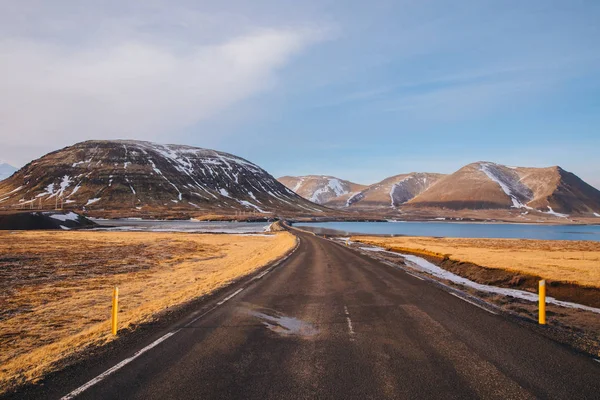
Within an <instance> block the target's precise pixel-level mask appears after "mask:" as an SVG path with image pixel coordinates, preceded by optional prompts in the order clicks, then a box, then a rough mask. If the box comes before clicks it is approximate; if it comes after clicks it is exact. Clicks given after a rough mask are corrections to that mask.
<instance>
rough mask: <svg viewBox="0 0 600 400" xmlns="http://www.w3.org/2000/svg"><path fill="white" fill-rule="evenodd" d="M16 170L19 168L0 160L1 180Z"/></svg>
mask: <svg viewBox="0 0 600 400" xmlns="http://www.w3.org/2000/svg"><path fill="white" fill-rule="evenodd" d="M16 171H17V169H16V168H15V167H13V166H12V165H10V164H7V163H3V162H1V161H0V181H3V180H4V179H6V178H8V177H10V176H11V175H12V174H14V173H15V172H16Z"/></svg>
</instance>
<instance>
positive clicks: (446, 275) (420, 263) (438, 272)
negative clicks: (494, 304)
mask: <svg viewBox="0 0 600 400" xmlns="http://www.w3.org/2000/svg"><path fill="white" fill-rule="evenodd" d="M360 249H361V250H366V251H372V252H381V253H389V254H394V255H396V256H401V257H403V258H404V259H405V260H406V261H407V262H408V263H409V265H411V266H412V267H416V268H417V269H420V270H422V271H424V272H427V273H429V274H431V275H433V276H435V277H438V278H441V279H445V280H448V281H451V282H453V283H456V284H459V285H464V286H468V287H471V288H473V289H475V290H479V291H481V292H486V293H493V294H498V295H501V296H508V297H514V298H517V299H521V300H526V301H531V302H537V301H538V295H537V293H531V292H525V291H523V290H517V289H506V288H501V287H497V286H490V285H483V284H481V283H477V282H473V281H472V280H470V279H467V278H463V277H462V276H459V275H456V274H454V273H452V272H450V271H446V270H445V269H442V268H440V267H438V266H437V265H435V264H433V263H430V262H429V261H427V260H425V259H424V258H421V257H417V256H413V255H411V254H403V253H396V252H393V251H389V250H385V249H383V248H381V247H360ZM546 302H547V303H550V304H555V305H557V306H562V307H568V308H578V309H580V310H586V311H591V312H593V313H596V314H600V308H594V307H589V306H585V305H583V304H577V303H571V302H568V301H562V300H557V299H555V298H554V297H549V296H547V297H546Z"/></svg>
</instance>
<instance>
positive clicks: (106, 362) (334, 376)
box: [23, 233, 600, 400]
mask: <svg viewBox="0 0 600 400" xmlns="http://www.w3.org/2000/svg"><path fill="white" fill-rule="evenodd" d="M298 237H299V240H300V244H299V247H298V249H297V250H296V252H295V253H294V254H293V255H292V256H291V257H289V258H288V259H287V260H286V261H285V262H283V263H281V264H280V265H279V266H278V267H277V268H273V269H272V270H270V271H269V272H268V273H267V274H265V275H262V276H261V277H260V279H254V280H252V281H246V282H244V283H242V284H240V285H238V286H237V287H232V288H231V289H229V290H228V292H226V293H225V294H223V296H222V298H221V299H220V300H219V301H218V302H217V301H216V300H215V303H214V304H211V306H210V307H205V308H204V309H202V310H197V312H196V313H194V314H193V315H188V316H186V317H185V318H182V319H181V320H180V321H178V322H177V323H175V324H174V325H172V326H170V327H166V328H164V331H162V332H157V333H156V335H155V336H154V337H152V338H148V342H147V343H139V344H138V345H137V346H134V347H132V348H131V349H128V351H127V352H122V354H114V355H112V356H111V357H108V358H104V359H103V360H101V361H99V362H98V363H97V364H95V365H91V366H88V367H86V368H75V369H71V370H70V371H68V373H67V375H65V374H58V375H57V376H56V378H55V380H54V381H53V380H52V379H51V380H49V381H48V382H47V383H46V388H45V390H42V391H39V390H36V391H33V392H31V393H29V395H28V394H27V393H25V394H23V397H30V396H31V397H36V398H40V397H42V398H54V399H55V398H60V397H61V396H64V395H66V394H68V393H70V392H72V391H73V390H75V389H76V388H78V387H81V386H82V385H84V384H86V383H87V382H90V380H91V379H93V378H94V377H96V376H98V375H99V374H101V373H102V372H104V371H106V370H108V369H109V368H111V367H113V366H114V365H115V364H116V362H118V361H119V360H122V359H125V358H127V357H130V356H132V355H133V354H134V353H135V352H136V351H137V350H139V349H141V348H143V347H145V346H146V345H148V344H149V343H151V342H153V341H155V340H156V339H157V338H162V337H164V336H163V335H165V334H167V335H169V333H173V332H175V333H174V334H172V335H169V336H168V337H167V338H166V339H164V340H163V341H161V342H160V343H158V344H156V345H155V346H154V347H152V348H151V349H149V350H148V351H146V352H144V353H143V354H141V355H140V356H138V357H137V358H135V359H134V360H132V361H131V362H129V363H128V364H127V365H124V366H123V367H122V368H120V369H118V370H117V371H115V372H114V373H112V374H110V375H108V376H106V377H105V378H104V379H102V380H100V381H99V382H98V383H95V384H94V385H92V386H90V387H88V388H87V389H86V390H84V391H82V392H81V393H78V395H77V396H76V397H77V398H80V399H111V398H123V399H161V400H165V399H260V400H265V399H317V398H319V399H383V398H390V399H404V398H406V399H415V398H444V399H452V398H456V399H458V398H460V399H465V398H486V399H487V398H489V399H492V398H498V399H524V398H564V399H573V398H598V396H600V363H598V362H595V361H594V360H593V359H592V358H590V357H588V356H586V355H583V354H579V353H577V352H575V351H573V350H571V349H569V348H567V347H565V346H563V345H561V344H559V343H556V342H554V341H552V340H550V339H548V338H546V337H544V336H542V335H540V334H538V333H536V332H534V331H533V330H531V329H528V328H527V327H524V326H522V325H521V324H517V323H515V322H513V321H511V320H510V319H509V318H507V317H504V316H502V315H493V314H491V313H489V312H486V311H485V310H482V309H480V308H478V307H475V306H474V305H472V304H469V303H467V302H465V301H463V300H461V299H459V298H457V297H455V296H453V295H451V294H450V293H448V292H446V291H445V290H443V289H441V288H439V287H437V286H435V285H431V284H430V283H427V282H425V281H422V280H420V279H418V278H416V277H414V276H411V275H409V274H407V273H405V272H403V271H401V270H398V269H394V268H392V267H390V266H388V265H385V264H382V263H381V262H379V261H376V260H373V259H371V258H369V257H366V256H364V255H362V254H359V253H357V252H355V251H354V250H351V249H348V248H345V247H344V246H341V245H338V244H336V243H332V242H330V241H328V240H325V239H322V238H319V237H315V236H313V235H311V234H306V233H298ZM258 276H260V275H258ZM240 289H242V290H241V291H240ZM232 295H234V296H232ZM225 299H227V300H226V301H224V300H225ZM213 307H215V308H213ZM211 309H212V310H211ZM203 313H206V314H205V315H204V316H202V317H201V318H198V317H199V316H201V315H202V314H203Z"/></svg>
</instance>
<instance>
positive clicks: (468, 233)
mask: <svg viewBox="0 0 600 400" xmlns="http://www.w3.org/2000/svg"><path fill="white" fill-rule="evenodd" d="M294 226H298V227H303V226H304V227H311V228H314V229H313V230H314V231H316V232H317V233H326V231H331V230H334V231H337V232H339V234H342V235H349V234H368V235H404V236H434V237H453V238H496V239H501V238H506V239H539V240H590V241H600V225H533V224H495V223H494V224H486V223H466V222H460V223H459V222H408V221H407V222H303V223H296V224H294Z"/></svg>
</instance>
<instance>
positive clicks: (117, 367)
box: [61, 329, 181, 400]
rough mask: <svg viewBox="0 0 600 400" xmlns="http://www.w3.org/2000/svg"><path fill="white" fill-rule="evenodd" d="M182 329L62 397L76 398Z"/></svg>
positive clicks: (66, 399) (153, 343) (63, 399)
mask: <svg viewBox="0 0 600 400" xmlns="http://www.w3.org/2000/svg"><path fill="white" fill-rule="evenodd" d="M180 330H181V329H177V330H175V331H173V332H169V333H167V334H166V335H164V336H162V337H160V338H159V339H157V340H155V341H154V342H152V343H150V344H149V345H148V346H146V347H144V348H143V349H141V350H138V351H137V352H136V353H135V354H134V355H132V356H131V357H129V358H126V359H124V360H123V361H121V362H120V363H118V364H117V365H115V366H114V367H112V368H110V369H107V370H106V371H104V372H103V373H101V374H100V375H98V376H97V377H95V378H94V379H92V380H91V381H89V382H88V383H86V384H84V385H82V386H80V387H78V388H77V389H75V390H73V391H72V392H71V393H69V394H67V395H66V396H63V397H61V400H69V399H72V398H74V397H75V396H78V395H79V394H81V393H82V392H84V391H85V390H87V389H88V388H90V387H92V386H94V385H95V384H96V383H98V382H100V381H102V380H103V379H104V378H106V377H107V376H109V375H110V374H112V373H114V372H116V371H118V370H120V369H121V368H123V367H124V366H126V365H127V364H129V363H130V362H132V361H133V360H135V359H136V358H138V357H139V356H141V355H142V354H144V353H145V352H147V351H148V350H150V349H152V348H153V347H156V346H158V345H159V344H160V343H162V342H164V341H165V340H167V339H168V338H170V337H171V336H173V335H174V334H176V333H177V332H179V331H180Z"/></svg>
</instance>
